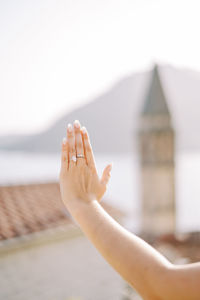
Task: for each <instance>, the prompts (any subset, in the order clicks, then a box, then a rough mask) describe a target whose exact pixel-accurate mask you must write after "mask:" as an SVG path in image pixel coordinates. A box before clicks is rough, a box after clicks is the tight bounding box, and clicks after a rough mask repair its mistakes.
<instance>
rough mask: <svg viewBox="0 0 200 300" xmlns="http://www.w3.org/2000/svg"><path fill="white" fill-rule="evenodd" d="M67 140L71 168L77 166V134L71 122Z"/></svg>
mask: <svg viewBox="0 0 200 300" xmlns="http://www.w3.org/2000/svg"><path fill="white" fill-rule="evenodd" d="M67 140H68V149H69V169H70V168H72V167H73V166H76V148H75V135H74V130H73V127H72V125H71V124H68V127H67Z"/></svg>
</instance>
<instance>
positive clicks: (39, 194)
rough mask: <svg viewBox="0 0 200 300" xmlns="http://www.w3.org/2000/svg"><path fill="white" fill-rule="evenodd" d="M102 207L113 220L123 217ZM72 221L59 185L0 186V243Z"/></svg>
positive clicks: (106, 206) (111, 208)
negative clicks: (62, 198)
mask: <svg viewBox="0 0 200 300" xmlns="http://www.w3.org/2000/svg"><path fill="white" fill-rule="evenodd" d="M102 206H103V207H104V208H105V209H106V210H107V212H108V213H110V214H111V215H112V216H113V217H114V218H115V217H116V218H118V217H121V216H123V215H124V214H123V213H122V212H121V211H120V210H118V209H117V208H114V207H112V206H110V205H108V204H105V203H102ZM72 222H73V219H72V218H71V217H70V214H69V212H68V211H67V209H66V208H65V206H64V204H63V203H62V200H61V197H60V188H59V184H58V183H45V184H28V185H18V186H0V240H5V239H10V238H13V237H17V236H22V235H27V234H30V233H34V232H38V231H42V230H45V229H48V228H54V227H57V226H61V225H66V224H68V223H72Z"/></svg>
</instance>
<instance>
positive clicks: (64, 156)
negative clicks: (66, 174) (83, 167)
mask: <svg viewBox="0 0 200 300" xmlns="http://www.w3.org/2000/svg"><path fill="white" fill-rule="evenodd" d="M68 156H69V153H68V141H67V139H66V137H64V138H63V141H62V152H61V168H62V169H63V170H68V167H69V157H68Z"/></svg>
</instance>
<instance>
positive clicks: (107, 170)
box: [101, 164, 112, 185]
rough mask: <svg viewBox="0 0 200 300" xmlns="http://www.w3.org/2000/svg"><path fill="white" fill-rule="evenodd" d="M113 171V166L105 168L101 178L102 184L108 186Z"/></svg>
mask: <svg viewBox="0 0 200 300" xmlns="http://www.w3.org/2000/svg"><path fill="white" fill-rule="evenodd" d="M111 170H112V164H109V165H107V166H106V167H105V169H104V171H103V175H102V177H101V183H102V184H103V185H107V184H108V182H109V180H110V177H111V175H110V172H111Z"/></svg>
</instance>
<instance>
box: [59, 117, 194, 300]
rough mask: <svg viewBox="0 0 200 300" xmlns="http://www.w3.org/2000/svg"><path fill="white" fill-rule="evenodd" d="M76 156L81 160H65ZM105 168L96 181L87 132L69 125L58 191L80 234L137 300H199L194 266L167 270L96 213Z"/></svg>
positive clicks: (157, 258)
mask: <svg viewBox="0 0 200 300" xmlns="http://www.w3.org/2000/svg"><path fill="white" fill-rule="evenodd" d="M119 142H120V137H119ZM76 154H83V155H84V156H85V158H77V161H76V162H75V161H73V160H71V158H72V157H73V156H75V157H76ZM111 168H112V166H111V164H109V165H107V166H106V167H105V169H104V171H103V174H102V177H101V178H99V176H98V173H97V168H96V164H95V159H94V154H93V151H92V146H91V143H90V140H89V135H88V132H87V130H86V129H85V128H84V127H81V125H80V123H79V122H78V121H75V122H74V124H73V126H72V125H71V124H69V125H68V129H67V137H66V138H65V139H64V140H63V144H62V156H61V170H60V191H61V197H62V200H63V202H64V204H65V206H66V207H67V209H68V210H69V212H70V213H71V215H72V217H73V218H74V219H75V220H76V222H77V223H78V224H79V226H80V228H81V230H82V231H83V232H84V234H85V235H86V236H87V238H88V239H89V240H90V241H91V242H92V243H93V245H94V246H95V247H96V248H97V250H98V251H99V252H100V253H101V255H102V256H103V257H104V258H105V259H106V261H107V262H108V263H109V264H110V265H111V266H112V267H113V268H114V269H115V270H116V271H117V272H118V273H119V274H120V275H121V276H122V277H123V278H124V279H125V280H126V281H127V282H128V283H129V284H130V285H131V286H133V287H134V288H135V289H136V290H137V291H138V293H139V294H140V295H141V296H142V297H143V299H145V300H157V299H162V300H165V299H166V300H179V299H180V300H199V299H200V263H193V264H188V265H183V266H175V265H173V264H171V263H170V262H169V261H168V260H167V259H166V258H165V257H164V256H162V255H161V254H160V253H159V252H158V251H156V250H155V249H154V248H153V247H151V246H150V245H148V244H147V243H146V242H145V241H143V240H142V239H140V238H139V237H137V236H136V235H134V234H132V233H130V232H129V231H128V230H126V229H125V228H123V227H122V226H121V225H120V224H119V223H117V222H116V221H115V220H114V219H113V218H112V217H111V216H110V215H109V214H108V213H107V212H106V211H105V210H104V209H103V208H102V206H101V205H100V201H101V199H102V197H103V195H104V193H105V192H106V190H107V185H108V182H109V179H110V176H111V175H110V172H111Z"/></svg>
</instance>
